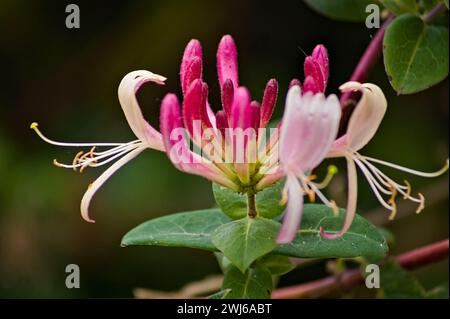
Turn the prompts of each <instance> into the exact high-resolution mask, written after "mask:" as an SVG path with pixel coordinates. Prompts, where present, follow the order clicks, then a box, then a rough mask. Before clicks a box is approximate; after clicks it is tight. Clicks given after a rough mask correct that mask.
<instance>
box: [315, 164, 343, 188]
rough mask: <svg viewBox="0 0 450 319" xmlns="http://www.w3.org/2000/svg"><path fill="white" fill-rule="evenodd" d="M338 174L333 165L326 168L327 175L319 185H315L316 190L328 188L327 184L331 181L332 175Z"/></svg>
mask: <svg viewBox="0 0 450 319" xmlns="http://www.w3.org/2000/svg"><path fill="white" fill-rule="evenodd" d="M337 173H338V168H337V167H336V166H334V165H330V166H328V170H327V175H326V176H325V178H324V179H323V181H322V182H320V183H316V184H315V185H316V187H317V188H318V189H323V188H325V187H327V186H328V184H330V182H331V180H332V179H333V177H334V175H336V174H337Z"/></svg>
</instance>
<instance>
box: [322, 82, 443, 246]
mask: <svg viewBox="0 0 450 319" xmlns="http://www.w3.org/2000/svg"><path fill="white" fill-rule="evenodd" d="M340 90H341V91H342V92H343V93H345V92H350V91H360V92H361V94H362V97H361V99H360V101H359V102H358V104H357V106H356V108H355V110H354V111H353V114H352V115H351V117H350V120H349V123H348V127H347V132H346V134H344V135H343V136H341V137H339V138H338V139H337V140H336V141H335V142H334V143H333V146H332V148H331V150H330V152H329V153H328V155H327V157H329V158H335V157H345V158H346V161H347V173H348V198H347V211H346V217H345V221H344V225H343V226H342V228H341V230H340V231H339V232H337V233H326V232H325V231H324V230H323V229H321V233H322V235H323V236H324V237H325V238H328V239H335V238H338V237H340V236H342V234H344V233H345V232H346V231H347V230H348V228H349V227H350V225H351V223H352V221H353V218H354V216H355V212H356V204H357V171H356V166H358V167H359V169H360V170H361V172H362V173H363V175H364V177H365V178H366V180H367V182H368V183H369V185H370V187H371V189H372V190H373V192H374V194H375V196H376V197H377V199H378V201H379V202H380V203H381V204H382V205H383V206H384V207H385V208H387V209H388V210H389V211H391V214H390V216H389V218H390V219H393V218H394V217H395V214H396V211H397V208H396V203H395V197H396V195H397V194H401V195H402V196H403V197H404V199H408V200H410V201H413V202H415V203H417V204H418V208H417V211H416V212H417V213H420V211H421V210H423V208H424V207H425V198H424V196H423V195H422V194H421V193H418V195H417V196H413V195H411V186H410V184H409V183H408V181H406V180H405V181H404V184H401V183H398V182H396V181H394V180H393V179H392V178H390V177H389V176H387V175H386V174H385V173H383V172H382V171H381V170H380V169H379V168H377V167H376V166H375V165H374V164H373V163H376V164H380V165H384V166H388V167H391V168H394V169H397V170H400V171H403V172H406V173H410V174H414V175H418V176H423V177H436V176H439V175H441V174H443V173H444V172H446V171H447V169H448V166H449V162H448V159H447V163H446V164H445V166H444V167H443V168H442V169H440V170H439V171H437V172H433V173H425V172H420V171H417V170H413V169H410V168H406V167H403V166H400V165H397V164H393V163H389V162H386V161H383V160H379V159H375V158H371V157H368V156H364V155H361V154H360V153H359V150H360V149H361V148H363V147H364V146H365V145H366V144H367V143H368V142H369V141H370V140H371V139H372V138H373V136H374V135H375V133H376V132H377V130H378V127H379V126H380V124H381V121H382V119H383V117H384V115H385V113H386V108H387V101H386V98H385V96H384V94H383V92H382V90H381V89H380V88H379V87H378V86H376V85H374V84H371V83H364V84H361V83H358V82H347V83H345V84H343V85H342V86H341V87H340ZM383 195H385V196H388V199H385V198H383Z"/></svg>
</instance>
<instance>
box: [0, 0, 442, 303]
mask: <svg viewBox="0 0 450 319" xmlns="http://www.w3.org/2000/svg"><path fill="white" fill-rule="evenodd" d="M69 3H70V2H65V1H58V4H57V3H56V1H25V0H2V1H1V2H0V65H1V68H0V70H1V77H0V107H1V115H0V119H1V120H0V297H7V298H10V297H64V298H72V297H131V296H132V289H133V288H135V287H147V288H152V289H160V290H176V289H179V288H180V287H181V286H183V285H184V284H186V283H188V282H190V281H193V280H199V279H201V278H203V277H205V276H206V275H208V274H213V273H219V269H218V267H217V265H216V261H215V259H214V257H213V256H212V255H211V254H210V253H206V252H202V251H198V250H191V249H177V248H160V247H128V248H120V246H119V244H120V240H121V237H122V236H123V235H124V234H125V233H126V232H127V231H128V230H129V229H131V228H132V227H134V226H136V225H137V224H139V223H141V222H143V221H145V220H147V219H150V218H154V217H157V216H161V215H166V214H170V213H175V212H179V211H187V210H193V209H202V208H208V207H211V206H213V205H214V202H213V198H212V194H211V190H210V188H211V186H210V182H208V181H207V180H204V179H202V178H200V177H196V176H191V175H187V174H183V173H181V172H179V171H177V170H176V169H175V168H174V167H173V166H172V165H171V163H170V162H169V161H168V159H167V158H166V155H165V154H162V153H159V152H156V151H146V152H144V153H143V154H142V155H141V156H139V157H138V158H137V159H135V160H134V161H132V162H131V163H129V164H128V165H127V166H125V167H124V168H123V169H121V170H120V171H119V172H118V173H117V174H116V175H115V176H114V177H113V178H111V179H110V180H109V181H108V183H106V185H105V186H104V187H103V188H102V189H101V190H100V191H99V192H98V194H97V196H96V197H95V198H94V201H93V203H92V209H91V211H92V214H93V216H94V218H95V219H96V221H97V223H96V224H88V223H86V222H84V221H83V220H82V219H81V217H80V213H79V202H80V199H81V197H82V195H83V192H84V191H85V189H86V186H87V184H88V183H89V182H90V181H92V180H93V179H95V177H96V176H98V175H100V173H101V172H102V171H103V168H99V169H95V168H94V169H87V170H86V171H85V172H84V173H83V174H81V175H80V174H79V173H75V172H73V171H71V170H63V169H58V168H56V167H55V166H53V165H52V160H53V158H58V159H59V160H61V161H66V162H71V160H72V158H73V156H74V155H75V153H76V152H77V150H76V149H67V148H57V147H54V146H51V145H48V144H45V143H44V142H43V141H41V140H40V139H39V138H38V137H37V136H36V135H35V134H34V133H33V132H32V131H31V130H30V129H29V125H30V123H31V122H33V121H37V122H39V124H40V128H41V129H42V130H43V132H44V133H45V134H47V135H48V136H50V137H52V138H55V139H57V140H63V141H80V142H81V141H129V140H131V139H133V138H134V136H133V135H132V133H131V130H130V129H129V127H128V125H127V123H126V121H125V119H124V116H123V113H122V110H121V109H120V106H119V103H118V100H117V87H118V84H119V82H120V80H121V78H122V77H123V76H124V75H125V74H126V73H128V72H129V71H132V70H136V69H147V70H151V71H153V72H155V73H159V74H162V75H165V76H167V78H168V81H167V85H166V86H165V87H156V86H152V85H148V86H145V87H144V88H143V89H142V90H141V91H140V92H139V100H140V102H141V106H142V108H143V112H144V114H145V116H146V118H147V119H148V120H149V122H151V123H152V124H153V125H155V126H156V127H158V117H159V103H160V101H161V98H162V97H163V96H164V94H165V93H166V92H176V93H177V94H179V93H180V88H179V83H178V72H179V63H180V59H181V56H182V53H183V49H184V46H185V45H186V43H187V42H188V41H189V40H190V39H191V38H197V39H199V40H200V41H201V42H202V45H203V51H204V57H205V68H204V73H205V78H206V80H207V82H208V83H209V85H210V88H211V93H210V95H211V101H210V102H211V104H212V105H213V106H214V107H215V109H217V106H218V104H219V90H218V85H217V79H216V69H215V54H216V48H217V44H218V42H219V40H220V38H221V36H222V35H224V34H231V35H232V36H233V37H234V38H235V40H236V42H237V46H238V50H239V66H240V81H241V83H243V84H245V85H247V86H248V87H249V88H250V90H251V92H252V94H253V98H255V99H258V100H260V99H261V97H262V92H263V88H264V85H265V82H266V81H267V80H268V79H269V78H271V77H275V78H277V79H278V80H279V82H280V84H281V87H280V93H281V94H280V97H279V100H278V105H277V111H276V112H277V113H276V116H280V115H281V113H282V107H283V101H284V95H285V93H286V89H287V85H288V83H289V80H290V79H291V78H293V77H299V78H302V77H303V71H302V64H303V59H304V57H305V53H304V52H306V53H308V54H309V53H310V52H311V50H312V49H313V47H314V46H315V45H316V44H318V43H323V44H325V45H326V46H327V48H328V50H329V54H330V67H331V71H330V72H331V78H330V85H329V87H328V93H337V87H338V86H339V85H340V84H341V83H343V82H345V81H346V80H347V79H348V78H349V76H350V74H351V72H352V70H353V68H354V67H355V65H356V63H357V61H358V59H359V57H360V55H361V54H362V52H363V51H364V49H365V47H366V45H367V44H368V43H369V41H370V39H371V37H372V36H373V34H374V32H375V31H374V30H368V29H366V28H365V26H364V24H355V23H341V22H336V21H332V20H329V19H327V18H324V17H321V16H319V15H318V14H316V13H315V12H313V11H312V10H310V9H309V8H308V7H307V6H306V5H305V4H304V3H303V2H302V1H301V0H289V1H271V2H268V3H264V2H262V1H256V0H254V1H231V0H230V1H207V0H204V1H200V0H199V1H143V0H141V1H117V2H111V1H96V2H95V4H94V3H93V1H76V2H75V3H76V4H78V5H79V6H80V11H81V28H80V29H67V28H66V27H65V19H66V16H67V13H66V12H65V8H66V5H67V4H69ZM370 81H371V82H374V83H376V84H378V85H379V86H381V87H382V88H383V89H384V90H385V93H386V95H387V98H388V101H389V108H388V112H387V115H386V118H385V120H384V122H383V124H382V126H381V129H380V130H379V133H378V134H377V136H376V138H375V139H374V140H373V141H372V142H371V143H370V144H369V145H368V146H367V147H366V148H365V149H364V154H366V155H370V156H374V157H378V158H383V159H386V160H388V161H393V162H397V163H400V164H403V165H405V166H408V167H412V168H417V169H423V170H430V171H433V170H436V169H438V168H440V167H441V166H442V165H443V163H444V161H445V159H446V158H447V157H448V136H447V131H448V103H449V101H448V96H449V94H448V80H446V81H444V83H440V84H439V85H437V86H435V87H433V88H432V89H430V90H428V91H425V92H422V93H419V94H415V95H411V96H396V95H395V93H394V91H393V90H392V89H391V88H390V86H389V83H388V82H387V78H386V76H385V74H384V69H383V64H382V62H381V61H380V63H378V65H377V68H376V69H375V71H374V72H373V74H372V76H371V77H370ZM337 164H339V167H341V168H342V170H341V171H342V173H341V174H339V176H337V178H336V179H335V181H334V182H333V184H332V185H331V187H330V192H331V193H332V195H333V196H334V197H335V198H337V199H338V202H339V203H343V202H344V200H343V199H344V198H345V197H344V196H345V175H344V171H345V169H344V167H345V166H344V165H342V164H343V163H341V162H337ZM386 171H387V172H389V173H390V174H392V176H393V177H397V178H398V179H399V180H400V181H401V180H403V179H404V178H408V179H409V180H410V182H411V183H412V184H413V185H414V188H415V190H423V189H425V190H426V192H427V195H428V196H429V198H431V199H429V204H428V206H427V208H426V209H425V210H424V211H423V212H422V214H420V215H418V216H417V215H415V214H409V215H408V217H405V218H402V219H398V220H396V221H393V222H390V223H387V217H388V212H385V211H383V210H381V211H380V212H379V213H376V214H375V215H374V210H375V211H378V210H379V204H378V202H377V201H376V199H375V198H374V195H373V194H371V193H370V192H369V191H368V187H367V186H366V183H364V182H362V178H360V180H361V183H360V190H361V191H360V200H359V210H360V212H361V213H362V214H369V215H370V216H372V217H373V216H375V218H376V219H377V220H378V222H382V223H387V224H386V227H387V228H388V229H389V230H390V231H392V232H393V233H394V235H395V237H396V241H395V244H394V245H393V246H392V247H391V248H392V252H393V253H399V252H403V251H406V250H408V249H411V248H414V247H418V246H420V245H424V244H427V243H431V242H433V241H436V240H439V239H444V238H447V237H448V175H446V176H444V177H440V178H438V179H431V180H427V179H423V178H414V177H411V176H406V175H405V174H398V173H396V172H391V171H390V170H386ZM430 194H431V195H430ZM402 209H403V210H404V211H403V213H406V214H408V213H409V212H413V210H414V209H413V208H412V207H411V206H404V207H403V208H402ZM71 263H75V264H78V265H79V266H80V268H81V288H80V289H72V290H69V289H67V288H66V287H65V284H64V281H65V276H66V273H65V267H66V265H67V264H71ZM324 273H325V270H324V265H323V263H319V264H316V265H313V266H310V267H305V269H299V270H296V271H294V272H293V273H291V274H289V275H288V276H286V278H283V279H282V280H281V283H280V284H281V285H288V284H293V283H299V282H303V281H306V280H311V279H314V278H317V277H320V276H323V275H324ZM415 273H416V275H417V276H418V277H419V279H420V280H421V281H422V282H423V284H424V285H425V286H426V287H427V288H431V287H434V286H435V285H437V284H441V283H444V284H445V283H447V284H448V263H447V262H441V263H438V264H435V265H432V266H428V267H425V268H423V269H421V270H419V271H416V272H415ZM354 296H356V297H357V296H358V294H356V295H354Z"/></svg>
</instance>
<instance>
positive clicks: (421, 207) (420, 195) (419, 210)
mask: <svg viewBox="0 0 450 319" xmlns="http://www.w3.org/2000/svg"><path fill="white" fill-rule="evenodd" d="M418 196H419V198H420V205H419V207H418V208H417V210H416V214H420V212H421V211H422V210H423V209H424V208H425V197H424V196H423V195H422V193H419V194H418Z"/></svg>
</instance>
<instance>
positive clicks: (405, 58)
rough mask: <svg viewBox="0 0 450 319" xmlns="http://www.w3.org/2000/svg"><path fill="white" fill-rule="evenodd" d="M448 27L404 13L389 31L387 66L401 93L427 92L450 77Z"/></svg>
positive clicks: (385, 62)
mask: <svg viewBox="0 0 450 319" xmlns="http://www.w3.org/2000/svg"><path fill="white" fill-rule="evenodd" d="M448 44H449V43H448V28H446V27H442V26H433V25H427V24H425V23H424V22H423V21H422V20H421V19H420V18H419V17H416V16H414V15H411V14H403V15H401V16H399V17H397V18H396V19H395V20H394V21H393V22H392V23H391V24H390V25H389V26H388V28H387V30H386V34H385V36H384V42H383V53H384V65H385V68H386V73H387V74H388V77H389V81H390V82H391V85H392V87H393V88H394V89H395V90H396V91H397V93H398V94H411V93H415V92H419V91H422V90H425V89H427V88H429V87H431V86H433V85H434V84H436V83H438V82H440V81H442V80H443V79H445V78H446V77H447V75H448V56H449V52H448Z"/></svg>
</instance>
